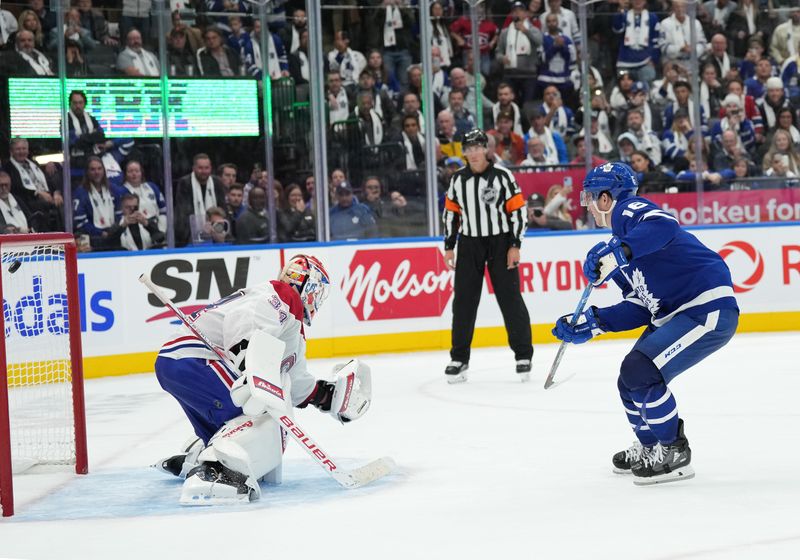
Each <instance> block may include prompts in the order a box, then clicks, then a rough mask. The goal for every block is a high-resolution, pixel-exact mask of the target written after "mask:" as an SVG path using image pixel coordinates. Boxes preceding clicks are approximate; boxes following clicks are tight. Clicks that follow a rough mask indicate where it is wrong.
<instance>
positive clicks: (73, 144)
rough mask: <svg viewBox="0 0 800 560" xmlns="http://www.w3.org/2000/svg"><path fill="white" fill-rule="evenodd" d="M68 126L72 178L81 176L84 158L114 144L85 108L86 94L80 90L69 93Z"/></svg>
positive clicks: (97, 153) (84, 165)
mask: <svg viewBox="0 0 800 560" xmlns="http://www.w3.org/2000/svg"><path fill="white" fill-rule="evenodd" d="M67 123H68V128H69V156H70V166H71V167H72V169H71V173H72V177H73V179H75V178H80V177H82V176H83V170H84V168H85V167H86V161H87V160H86V158H87V157H88V156H91V155H101V154H103V153H105V152H106V151H107V150H109V149H111V148H112V147H113V146H114V143H113V142H112V141H110V140H106V134H105V132H104V131H103V128H102V127H101V126H100V123H99V122H97V119H96V118H94V117H93V116H92V115H91V114H90V113H89V112H88V111H87V110H86V94H85V93H83V92H82V91H80V90H74V91H71V92H70V94H69V111H68V112H67Z"/></svg>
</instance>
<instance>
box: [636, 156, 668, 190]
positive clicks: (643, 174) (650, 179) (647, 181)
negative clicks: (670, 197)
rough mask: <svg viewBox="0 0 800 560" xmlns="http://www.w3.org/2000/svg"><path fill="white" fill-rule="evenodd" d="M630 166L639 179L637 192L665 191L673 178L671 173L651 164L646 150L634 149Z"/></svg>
mask: <svg viewBox="0 0 800 560" xmlns="http://www.w3.org/2000/svg"><path fill="white" fill-rule="evenodd" d="M631 168H633V171H634V172H635V173H636V178H637V179H638V180H639V192H641V193H652V192H665V191H666V190H667V189H668V188H669V187H670V186H672V183H673V181H674V179H675V177H674V176H673V175H672V174H668V173H664V171H662V170H661V168H660V167H657V166H655V165H653V162H652V161H651V160H650V156H649V155H647V153H646V152H642V151H639V150H636V151H635V152H633V153H632V154H631Z"/></svg>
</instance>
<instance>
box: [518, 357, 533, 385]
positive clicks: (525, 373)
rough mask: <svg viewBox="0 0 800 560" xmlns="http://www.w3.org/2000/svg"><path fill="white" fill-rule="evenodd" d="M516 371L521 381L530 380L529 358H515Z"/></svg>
mask: <svg viewBox="0 0 800 560" xmlns="http://www.w3.org/2000/svg"><path fill="white" fill-rule="evenodd" d="M517 373H518V374H519V378H520V380H522V382H523V383H527V382H528V381H530V380H531V360H517Z"/></svg>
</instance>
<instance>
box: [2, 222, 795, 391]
mask: <svg viewBox="0 0 800 560" xmlns="http://www.w3.org/2000/svg"><path fill="white" fill-rule="evenodd" d="M691 231H692V233H693V234H694V235H696V236H697V237H698V238H699V239H700V240H701V241H703V242H704V243H705V244H706V245H708V246H709V247H711V248H712V249H714V250H715V251H717V252H718V253H719V254H720V255H721V256H722V258H723V259H725V262H726V263H727V264H728V266H729V267H730V268H731V274H732V278H733V283H734V290H735V292H736V296H737V298H738V301H739V306H740V308H741V310H742V313H743V316H742V320H741V323H740V330H741V331H770V330H773V331H774V330H800V225H788V224H787V225H771V226H769V227H762V226H741V227H726V228H698V229H694V230H691ZM608 236H609V233H608V232H607V231H606V232H594V231H593V232H591V233H579V234H567V235H561V234H553V233H548V234H543V235H536V236H532V237H527V238H525V241H524V243H523V245H522V253H521V257H522V258H521V263H520V279H521V289H522V293H523V297H524V299H525V302H526V304H527V306H528V309H529V311H530V315H531V320H532V322H533V325H532V328H533V335H534V343H535V344H536V343H549V342H554V339H553V338H552V336H551V335H550V328H551V327H552V324H553V322H554V321H555V320H556V319H557V318H558V317H559V316H561V315H564V314H567V313H570V312H571V311H572V310H574V308H575V305H576V303H577V301H578V299H579V297H580V293H581V291H582V290H583V288H584V286H585V285H586V279H585V278H584V276H583V272H582V263H583V259H584V257H585V255H586V251H587V250H588V249H589V248H590V247H592V246H593V245H594V244H596V243H597V242H599V241H601V240H605V239H607V238H608ZM299 252H306V253H309V254H313V255H315V256H317V257H318V258H320V259H322V261H323V262H324V263H325V265H326V267H327V269H328V272H329V273H330V276H331V282H332V284H333V286H332V289H331V292H330V296H329V298H328V300H327V301H326V302H325V304H324V305H323V306H322V308H321V310H320V312H319V314H318V315H317V317H316V319H315V322H314V324H313V325H312V326H311V327H310V328H308V329H306V336H307V340H308V349H309V356H310V357H329V356H336V355H339V356H358V355H362V354H370V353H375V352H402V351H413V350H436V349H441V350H445V349H448V348H449V343H450V322H451V305H452V300H453V274H452V273H451V272H450V271H449V270H447V268H446V266H445V264H444V255H443V244H442V242H441V241H439V240H420V241H418V242H408V241H404V242H400V243H387V242H381V243H364V244H356V243H353V244H345V245H332V246H331V245H328V246H325V245H311V246H301V245H298V246H294V247H289V248H263V247H262V248H250V249H247V250H243V249H240V248H239V247H235V248H223V249H219V250H207V251H197V250H195V251H181V250H175V251H163V252H151V253H147V254H144V255H143V254H135V255H131V256H128V255H120V254H114V255H108V256H103V255H100V254H97V255H90V256H88V257H81V258H79V260H78V269H79V272H80V275H81V281H80V298H79V299H80V306H81V313H82V331H83V349H84V356H85V358H86V359H85V362H86V370H87V375H88V376H100V375H114V374H124V373H133V372H148V371H152V367H153V361H154V359H155V353H156V352H157V351H158V348H159V347H160V345H161V344H162V343H163V342H164V341H166V340H168V339H169V337H170V336H171V335H172V334H173V333H174V331H175V329H176V328H177V324H176V323H177V322H176V320H175V319H174V318H173V317H172V316H171V314H170V313H169V312H167V310H166V309H165V308H164V307H163V306H162V305H161V304H160V302H158V300H157V299H156V298H155V297H153V296H152V295H150V294H149V293H148V292H147V290H146V288H145V287H144V286H143V285H142V284H141V283H139V282H138V277H139V275H140V274H141V273H143V272H147V273H149V274H150V276H151V278H152V279H153V281H154V282H155V283H156V284H157V285H159V286H160V287H161V288H162V289H163V290H164V291H165V293H166V294H167V296H168V297H170V298H172V299H173V301H174V302H175V303H176V304H177V305H178V306H179V307H180V308H181V309H182V310H183V311H184V312H186V313H191V312H193V311H196V310H198V309H200V308H202V307H204V306H205V305H208V304H209V303H211V302H213V301H215V300H216V299H218V298H220V297H223V296H226V295H228V294H230V293H232V292H233V291H234V290H236V289H239V288H241V287H245V286H248V285H253V284H256V283H260V282H267V281H269V280H272V279H275V278H276V277H277V274H278V271H279V270H280V268H281V266H282V263H283V262H284V261H285V260H286V259H288V258H289V257H291V256H292V255H293V254H295V253H299ZM25 281H26V283H25V285H24V286H23V288H22V291H21V292H20V293H14V294H13V295H10V296H9V300H8V301H6V300H4V301H3V307H4V313H5V315H6V317H7V318H8V317H10V318H11V323H10V325H9V327H7V328H10V329H11V331H12V332H11V333H9V336H12V337H13V336H19V334H18V331H19V328H23V329H24V328H27V327H29V326H30V325H29V324H33V326H34V330H36V329H37V328H36V323H35V322H34V323H31V321H32V320H33V319H32V318H35V316H36V313H35V309H34V308H36V306H41V308H42V309H43V312H44V313H45V315H44V323H43V325H44V327H43V329H39V330H41V332H40V333H39V334H38V336H41V337H47V336H50V332H49V331H48V325H50V324H51V323H52V328H54V329H56V330H57V329H58V316H59V315H58V313H59V306H60V304H59V302H60V301H61V300H60V299H59V298H58V296H57V290H55V289H50V288H47V287H46V286H44V285H43V284H41V285H40V284H37V283H36V280H35V278H25ZM48 290H49V291H48ZM22 292H25V293H22ZM50 292H53V293H52V294H51V293H50ZM54 294H55V295H54ZM619 297H620V295H619V290H618V289H617V288H616V287H615V286H611V287H604V288H601V289H598V290H595V291H594V292H593V293H592V296H591V299H590V302H589V303H590V304H591V305H598V306H604V305H610V304H612V303H615V302H617V301H618V300H619ZM25 298H27V299H25ZM53 298H55V299H53ZM28 308H30V309H34V311H30V310H28ZM51 308H52V309H51ZM18 309H19V310H20V311H19V312H18V311H17V310H18ZM26 310H28V311H26ZM18 313H19V314H20V315H19V317H20V320H19V321H17V319H16V317H17V314H18ZM25 313H28V314H29V315H30V317H28V315H25ZM51 315H52V321H51V320H50V319H51ZM476 327H477V329H476V333H475V346H502V345H504V344H506V334H505V330H504V329H503V321H502V317H501V315H500V310H499V308H498V307H497V303H496V301H495V298H494V292H493V288H492V286H491V284H490V282H489V280H488V276H487V277H486V281H485V282H484V287H483V296H482V297H481V302H480V307H479V309H478V317H477V322H476ZM36 332H39V331H38V330H36ZM637 334H638V333H635V332H631V333H627V334H623V335H622V336H637Z"/></svg>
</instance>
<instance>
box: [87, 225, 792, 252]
mask: <svg viewBox="0 0 800 560" xmlns="http://www.w3.org/2000/svg"><path fill="white" fill-rule="evenodd" d="M790 226H800V222H759V223H756V224H729V225H719V224H707V225H699V226H684V227H685V229H687V230H689V231H693V230H707V229H712V230H713V229H741V228H748V229H751V228H777V227H790ZM603 231H607V232H609V233H610V231H611V230H609V229H605V230H604V229H583V230H577V231H576V230H570V231H550V230H543V231H527V232H526V233H525V237H562V236H567V235H594V234H598V233H603ZM443 241H444V238H443V237H391V238H383V239H353V240H349V241H330V242H328V243H319V242H313V243H275V244H274V245H271V244H266V245H202V246H199V247H184V248H181V249H148V250H147V251H106V252H98V253H79V254H78V258H80V259H104V258H108V257H143V256H151V255H175V254H187V253H211V252H214V253H217V252H234V251H266V250H274V249H289V250H295V251H296V252H301V251H300V250H301V249H302V248H305V247H339V246H343V245H393V244H397V243H410V242H416V243H425V242H428V243H430V242H434V243H442V242H443Z"/></svg>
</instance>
